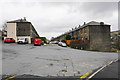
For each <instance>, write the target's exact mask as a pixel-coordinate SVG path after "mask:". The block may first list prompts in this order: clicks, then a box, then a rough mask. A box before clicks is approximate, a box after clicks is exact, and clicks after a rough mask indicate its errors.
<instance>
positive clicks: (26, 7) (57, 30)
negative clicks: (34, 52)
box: [0, 0, 118, 39]
mask: <svg viewBox="0 0 120 80" xmlns="http://www.w3.org/2000/svg"><path fill="white" fill-rule="evenodd" d="M2 3H4V4H1V5H0V7H2V10H1V13H2V15H1V18H2V21H3V22H4V21H7V20H15V19H19V18H23V17H26V18H27V20H28V21H30V22H32V24H33V25H34V27H35V28H36V30H37V32H38V33H39V34H40V36H46V37H47V38H49V39H50V38H51V37H55V36H58V35H60V34H62V33H64V32H66V31H68V30H70V29H71V28H74V27H76V26H78V25H79V24H80V25H82V24H83V22H89V21H93V20H94V21H104V22H106V23H108V24H111V25H112V28H111V29H112V30H117V27H118V26H117V23H118V21H117V17H118V15H117V12H118V11H117V8H118V7H117V2H39V1H37V2H36V1H33V0H30V1H29V2H27V1H19V0H17V1H13V0H11V2H2Z"/></svg>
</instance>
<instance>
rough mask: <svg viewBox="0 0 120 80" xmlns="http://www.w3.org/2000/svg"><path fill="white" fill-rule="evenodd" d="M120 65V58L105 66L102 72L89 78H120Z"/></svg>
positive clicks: (97, 79)
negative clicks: (119, 68)
mask: <svg viewBox="0 0 120 80" xmlns="http://www.w3.org/2000/svg"><path fill="white" fill-rule="evenodd" d="M119 65H120V60H118V61H117V62H113V63H112V64H110V65H109V66H107V67H105V68H103V69H102V70H101V71H100V72H98V73H97V74H96V75H94V76H93V77H92V79H89V80H99V79H103V80H105V79H107V80H119V79H120V78H119V77H118V76H120V74H119V73H120V72H119V70H118V67H119ZM118 78H119V79H118Z"/></svg>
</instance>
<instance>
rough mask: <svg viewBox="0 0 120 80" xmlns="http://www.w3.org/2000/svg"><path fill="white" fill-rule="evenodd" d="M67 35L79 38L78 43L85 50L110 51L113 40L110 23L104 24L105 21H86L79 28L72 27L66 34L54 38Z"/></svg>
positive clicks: (73, 38) (60, 38)
mask: <svg viewBox="0 0 120 80" xmlns="http://www.w3.org/2000/svg"><path fill="white" fill-rule="evenodd" d="M66 35H70V36H71V40H74V41H75V40H79V41H81V42H79V43H78V44H76V45H79V47H80V49H85V50H99V51H110V49H111V45H110V43H111V40H110V25H108V24H104V23H103V22H95V21H91V22H89V23H87V24H86V23H85V22H84V24H83V25H82V26H80V25H79V27H78V28H75V29H72V31H69V32H67V33H65V34H62V35H60V36H58V37H56V38H54V39H53V40H62V39H63V38H64V39H65V37H66Z"/></svg>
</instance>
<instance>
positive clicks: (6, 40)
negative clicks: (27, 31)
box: [4, 38, 15, 43]
mask: <svg viewBox="0 0 120 80" xmlns="http://www.w3.org/2000/svg"><path fill="white" fill-rule="evenodd" d="M4 43H15V40H14V39H13V38H5V39H4Z"/></svg>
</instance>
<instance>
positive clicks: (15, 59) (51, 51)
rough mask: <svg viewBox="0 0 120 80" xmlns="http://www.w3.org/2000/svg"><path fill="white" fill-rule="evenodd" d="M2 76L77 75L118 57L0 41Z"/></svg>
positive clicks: (56, 47) (115, 55)
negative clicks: (0, 42)
mask: <svg viewBox="0 0 120 80" xmlns="http://www.w3.org/2000/svg"><path fill="white" fill-rule="evenodd" d="M1 46H2V74H1V75H2V76H3V77H9V76H18V75H34V76H42V77H48V76H55V77H56V76H60V77H61V76H75V77H79V76H82V75H84V74H86V73H88V72H92V71H93V70H95V69H97V68H99V67H101V66H103V65H105V64H106V63H108V62H110V61H112V60H115V59H117V58H118V54H117V53H109V52H93V51H83V50H77V49H71V48H68V47H67V48H65V47H60V46H56V45H47V46H33V45H32V44H26V45H18V44H14V43H13V44H4V43H3V44H2V45H0V47H1Z"/></svg>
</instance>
